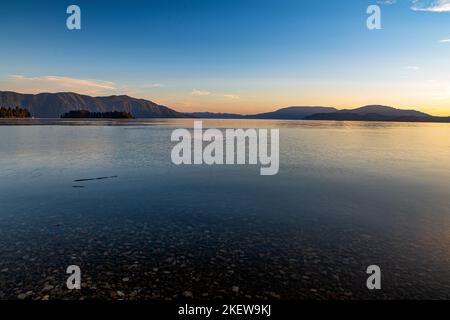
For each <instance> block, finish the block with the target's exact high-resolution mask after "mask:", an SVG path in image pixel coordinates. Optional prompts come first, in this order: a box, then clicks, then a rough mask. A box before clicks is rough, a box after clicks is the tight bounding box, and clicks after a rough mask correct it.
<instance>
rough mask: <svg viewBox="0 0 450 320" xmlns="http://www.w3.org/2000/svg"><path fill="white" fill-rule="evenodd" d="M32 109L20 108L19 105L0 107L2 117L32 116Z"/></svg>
mask: <svg viewBox="0 0 450 320" xmlns="http://www.w3.org/2000/svg"><path fill="white" fill-rule="evenodd" d="M30 117H31V113H30V111H28V110H26V109H23V108H20V107H19V106H17V107H15V108H5V107H1V108H0V118H30Z"/></svg>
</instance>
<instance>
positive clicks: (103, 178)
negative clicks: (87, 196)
mask: <svg viewBox="0 0 450 320" xmlns="http://www.w3.org/2000/svg"><path fill="white" fill-rule="evenodd" d="M113 178H118V176H110V177H99V178H90V179H78V180H73V182H84V181H93V180H105V179H113Z"/></svg>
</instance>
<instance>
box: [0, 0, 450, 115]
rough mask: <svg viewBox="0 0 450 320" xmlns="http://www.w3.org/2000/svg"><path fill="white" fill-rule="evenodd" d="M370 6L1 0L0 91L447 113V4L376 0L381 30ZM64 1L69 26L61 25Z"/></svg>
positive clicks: (195, 104)
mask: <svg viewBox="0 0 450 320" xmlns="http://www.w3.org/2000/svg"><path fill="white" fill-rule="evenodd" d="M374 3H376V1H375V0H374V1H366V0H339V1H338V0H335V1H332V0H326V1H325V0H323V1H320V0H307V1H303V0H270V1H265V0H227V1H225V0H223V1H219V0H208V1H207V0H203V1H200V0H190V1H188V0H183V1H180V0H151V1H94V0H90V1H78V0H76V1H72V2H65V1H20V0H18V1H10V2H9V3H5V2H3V1H2V2H1V3H0V13H1V18H0V38H1V39H2V40H1V42H2V45H1V50H0V60H1V61H2V63H1V68H0V90H15V91H20V92H32V93H35V92H41V91H53V92H54V91H77V92H81V93H87V94H92V95H109V94H129V95H133V96H136V97H142V98H147V99H151V100H154V101H156V102H159V103H165V104H168V105H170V106H173V107H175V108H177V109H179V110H199V111H203V110H210V111H219V110H220V111H224V112H236V111H241V112H244V113H245V112H253V111H266V110H271V109H274V108H277V107H283V106H286V105H308V104H316V105H330V106H337V107H356V106H359V105H362V104H371V103H383V104H390V105H395V106H399V107H414V108H417V109H422V110H425V111H429V112H433V113H439V114H450V59H449V58H450V41H449V42H446V41H445V40H447V39H450V12H448V11H450V8H449V10H446V8H447V7H446V5H448V6H450V1H446V0H440V1H437V2H436V1H421V2H419V3H413V2H412V1H410V0H397V1H396V3H394V4H380V7H381V9H382V27H383V29H382V30H376V31H370V30H368V29H367V28H366V19H367V14H366V8H367V6H368V5H370V4H374ZM70 4H76V5H79V6H80V7H81V13H82V29H81V30H79V31H69V30H67V28H66V18H67V16H68V15H67V14H66V8H67V6H68V5H70ZM412 8H416V10H413V9H412ZM436 8H437V9H436ZM417 9H421V11H418V10H417ZM433 11H444V12H433Z"/></svg>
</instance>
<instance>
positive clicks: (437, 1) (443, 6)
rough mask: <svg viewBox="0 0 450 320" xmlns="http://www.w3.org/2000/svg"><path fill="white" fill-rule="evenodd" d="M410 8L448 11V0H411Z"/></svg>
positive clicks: (449, 0) (449, 5)
mask: <svg viewBox="0 0 450 320" xmlns="http://www.w3.org/2000/svg"><path fill="white" fill-rule="evenodd" d="M411 10H413V11H424V12H439V13H440V12H450V0H434V1H421V0H412V6H411Z"/></svg>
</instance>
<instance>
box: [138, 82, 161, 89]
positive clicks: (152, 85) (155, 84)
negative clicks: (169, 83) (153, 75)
mask: <svg viewBox="0 0 450 320" xmlns="http://www.w3.org/2000/svg"><path fill="white" fill-rule="evenodd" d="M163 87H165V85H163V84H161V83H151V84H144V85H143V86H142V88H163Z"/></svg>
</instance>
